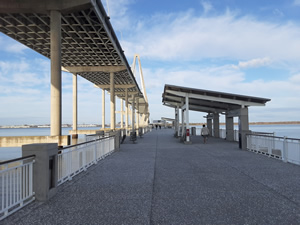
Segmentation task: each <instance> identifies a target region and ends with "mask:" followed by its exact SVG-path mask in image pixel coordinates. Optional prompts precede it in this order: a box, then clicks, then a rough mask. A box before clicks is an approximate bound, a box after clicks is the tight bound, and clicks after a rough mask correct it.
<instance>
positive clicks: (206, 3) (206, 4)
mask: <svg viewBox="0 0 300 225" xmlns="http://www.w3.org/2000/svg"><path fill="white" fill-rule="evenodd" d="M201 5H202V7H203V10H204V14H207V13H208V12H210V11H211V10H212V9H213V6H212V4H211V2H209V1H201Z"/></svg>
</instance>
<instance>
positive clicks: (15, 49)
mask: <svg viewBox="0 0 300 225" xmlns="http://www.w3.org/2000/svg"><path fill="white" fill-rule="evenodd" d="M26 49H28V47H26V46H25V45H23V44H21V43H18V42H16V43H11V44H8V45H6V46H5V48H4V50H5V51H7V52H10V53H17V54H20V53H21V54H23V53H24V50H26Z"/></svg>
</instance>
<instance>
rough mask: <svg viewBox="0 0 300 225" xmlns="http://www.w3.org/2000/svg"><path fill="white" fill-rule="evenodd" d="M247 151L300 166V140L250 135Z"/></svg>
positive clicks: (248, 136)
mask: <svg viewBox="0 0 300 225" xmlns="http://www.w3.org/2000/svg"><path fill="white" fill-rule="evenodd" d="M247 149H248V150H249V151H253V152H256V153H260V154H264V155H267V156H270V157H275V158H278V159H282V160H283V161H284V162H290V163H294V164H298V165H300V139H294V138H286V137H275V136H268V135H259V134H250V135H247Z"/></svg>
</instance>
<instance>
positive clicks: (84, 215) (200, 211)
mask: <svg viewBox="0 0 300 225" xmlns="http://www.w3.org/2000/svg"><path fill="white" fill-rule="evenodd" d="M172 134H173V131H172V130H169V129H162V130H153V131H152V132H150V133H148V134H146V135H144V138H142V139H140V138H138V142H137V144H131V143H130V142H129V140H128V139H127V140H126V142H125V143H124V144H123V145H121V149H120V151H118V152H115V153H114V154H112V155H111V156H109V157H107V158H106V159H105V160H103V161H101V162H99V163H98V164H97V165H95V166H93V167H91V168H90V169H88V171H86V172H83V173H82V174H80V175H78V176H77V177H74V178H73V180H72V181H70V182H67V183H65V184H63V185H61V186H60V187H59V188H58V194H57V195H56V196H55V197H54V198H52V199H51V200H50V201H48V202H46V203H38V202H34V203H32V204H31V205H29V206H27V207H25V208H24V209H22V210H20V211H19V212H17V213H15V214H14V215H12V216H10V217H8V218H7V219H5V220H4V221H2V224H6V225H8V224H51V225H53V224H72V225H73V224H128V225H133V224H139V225H140V224H180V225H182V224H264V225H265V224H300V167H299V166H297V165H293V164H288V163H284V162H282V161H279V160H276V159H271V158H268V157H266V156H263V155H258V154H255V153H252V152H248V151H242V150H239V149H238V144H237V143H233V142H226V141H224V140H221V139H214V138H210V139H209V140H208V144H206V145H204V144H202V139H201V137H192V141H193V144H192V145H184V144H182V143H180V142H179V141H178V140H177V139H175V138H174V137H173V136H172Z"/></svg>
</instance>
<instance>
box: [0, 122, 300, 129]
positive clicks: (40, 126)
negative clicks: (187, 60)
mask: <svg viewBox="0 0 300 225" xmlns="http://www.w3.org/2000/svg"><path fill="white" fill-rule="evenodd" d="M189 124H190V125H194V126H201V125H203V124H206V123H189ZM297 124H300V121H278V122H249V125H297ZM220 125H225V123H223V122H221V123H220ZM234 125H238V123H234ZM105 126H106V127H109V126H108V125H105ZM78 127H79V128H83V127H101V125H99V124H90V125H87V124H80V125H78ZM16 128H24V129H26V128H50V126H49V125H11V126H0V129H16ZM62 128H72V126H71V125H63V126H62Z"/></svg>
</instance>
